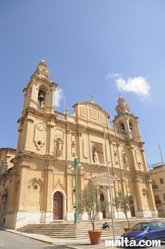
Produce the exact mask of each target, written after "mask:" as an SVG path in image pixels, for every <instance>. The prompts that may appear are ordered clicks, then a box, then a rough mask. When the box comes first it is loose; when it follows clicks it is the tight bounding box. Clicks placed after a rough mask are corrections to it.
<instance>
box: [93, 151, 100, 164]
mask: <svg viewBox="0 0 165 249" xmlns="http://www.w3.org/2000/svg"><path fill="white" fill-rule="evenodd" d="M93 161H94V162H95V163H100V161H99V155H98V151H97V150H94V152H93Z"/></svg>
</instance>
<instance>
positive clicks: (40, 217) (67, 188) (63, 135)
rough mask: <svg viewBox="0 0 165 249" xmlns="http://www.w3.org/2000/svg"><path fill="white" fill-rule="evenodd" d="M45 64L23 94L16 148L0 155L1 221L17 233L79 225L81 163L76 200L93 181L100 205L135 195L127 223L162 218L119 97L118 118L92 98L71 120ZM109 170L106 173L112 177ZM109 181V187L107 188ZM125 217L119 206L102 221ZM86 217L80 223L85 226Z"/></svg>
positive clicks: (133, 125) (133, 123)
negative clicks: (60, 107)
mask: <svg viewBox="0 0 165 249" xmlns="http://www.w3.org/2000/svg"><path fill="white" fill-rule="evenodd" d="M49 74H50V71H49V70H48V69H47V65H46V63H45V61H44V59H42V61H41V62H40V63H39V65H38V67H37V69H36V71H35V72H34V73H33V74H32V76H31V78H30V80H29V82H28V84H27V86H26V87H25V88H24V90H23V92H24V104H23V108H22V113H21V117H20V118H19V119H18V123H19V128H18V143H17V148H16V150H15V149H11V148H1V149H0V161H1V162H0V220H1V222H3V223H4V226H5V227H8V228H14V229H17V228H19V227H21V226H24V225H26V224H29V223H50V222H52V221H55V220H64V221H70V222H73V221H74V213H75V201H76V200H75V192H74V191H73V190H74V188H75V179H74V178H75V176H74V173H73V171H72V169H71V168H69V167H68V165H69V164H70V163H73V161H74V158H75V156H76V157H77V159H78V161H79V162H80V163H81V165H82V166H83V170H79V169H77V186H78V193H81V191H82V190H83V189H84V187H85V185H86V184H87V183H88V181H89V180H90V181H92V182H93V183H95V184H97V185H99V186H101V188H102V191H103V193H102V194H101V195H100V198H101V199H102V200H108V201H110V199H111V198H110V196H111V195H112V197H115V196H116V194H117V192H118V191H122V192H123V193H124V194H129V193H130V194H133V195H134V201H133V203H132V205H131V210H130V212H129V214H128V216H129V217H157V210H156V207H155V201H154V196H153V192H152V181H151V179H150V174H149V172H148V169H147V164H146V159H145V150H144V142H143V141H142V138H141V135H140V129H139V125H138V117H136V116H134V115H133V114H131V113H130V106H129V105H128V104H126V102H125V100H124V99H123V97H122V96H121V95H120V96H119V99H118V100H117V106H116V109H115V110H116V116H115V117H114V120H113V121H112V123H113V126H112V127H111V126H110V124H109V118H110V115H109V113H108V112H107V111H105V110H104V109H102V108H101V107H100V106H99V105H97V104H96V103H95V102H94V101H93V100H92V99H91V100H89V101H84V102H78V103H76V104H74V105H73V108H74V112H73V114H69V111H68V109H66V111H65V113H60V112H57V111H55V109H54V108H55V91H56V88H57V86H58V85H57V84H56V83H54V82H53V81H52V80H50V79H49ZM107 169H108V171H107ZM108 178H109V179H110V184H109V185H110V186H109V185H108ZM112 215H113V217H114V218H115V219H117V218H122V217H124V216H123V213H121V212H120V211H119V210H116V209H115V207H113V211H112V212H111V209H110V208H109V209H107V210H104V211H102V212H100V213H99V215H98V219H100V220H101V219H104V218H111V217H112ZM87 219H88V217H87V215H86V214H82V215H81V216H80V222H81V220H87Z"/></svg>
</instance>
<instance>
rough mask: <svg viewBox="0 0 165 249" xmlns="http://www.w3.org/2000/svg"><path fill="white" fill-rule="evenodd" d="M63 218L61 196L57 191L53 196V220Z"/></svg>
mask: <svg viewBox="0 0 165 249" xmlns="http://www.w3.org/2000/svg"><path fill="white" fill-rule="evenodd" d="M62 219H63V196H62V194H61V193H60V192H59V191H57V192H55V194H54V196H53V220H62Z"/></svg>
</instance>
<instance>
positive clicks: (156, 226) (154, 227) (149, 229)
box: [121, 221, 165, 244]
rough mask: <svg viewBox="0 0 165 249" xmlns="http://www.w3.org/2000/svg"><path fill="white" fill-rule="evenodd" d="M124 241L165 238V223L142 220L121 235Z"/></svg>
mask: <svg viewBox="0 0 165 249" xmlns="http://www.w3.org/2000/svg"><path fill="white" fill-rule="evenodd" d="M121 239H122V240H123V241H126V240H127V241H129V242H130V241H135V242H136V243H137V244H138V243H139V242H140V241H142V240H145V241H146V240H150V241H152V240H161V241H162V240H165V223H164V222H160V221H152V222H140V223H137V224H136V225H134V226H133V227H132V228H131V229H130V230H129V231H128V232H125V233H123V234H122V235H121Z"/></svg>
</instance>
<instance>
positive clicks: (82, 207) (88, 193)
mask: <svg viewBox="0 0 165 249" xmlns="http://www.w3.org/2000/svg"><path fill="white" fill-rule="evenodd" d="M101 193H102V190H101V188H99V187H98V186H96V185H94V184H93V183H92V182H90V181H89V182H88V184H87V186H86V187H85V189H84V190H83V191H82V194H81V195H80V203H79V212H80V213H81V214H83V213H84V212H87V214H88V216H89V219H90V222H91V224H92V228H93V231H94V230H95V221H96V216H97V214H98V213H99V212H101V211H103V210H104V209H105V208H106V207H108V205H109V202H108V201H106V200H104V201H102V200H100V194H101Z"/></svg>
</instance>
